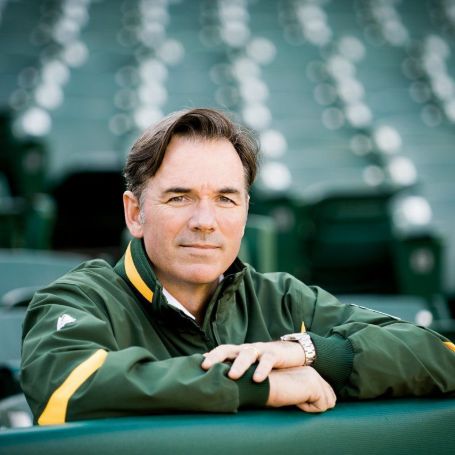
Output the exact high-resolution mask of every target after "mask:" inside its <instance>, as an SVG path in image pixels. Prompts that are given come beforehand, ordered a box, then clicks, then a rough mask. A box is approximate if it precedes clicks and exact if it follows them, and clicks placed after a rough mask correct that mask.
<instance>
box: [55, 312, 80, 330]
mask: <svg viewBox="0 0 455 455" xmlns="http://www.w3.org/2000/svg"><path fill="white" fill-rule="evenodd" d="M73 322H76V319H74V318H73V317H72V316H70V315H69V314H62V315H61V316H59V317H58V319H57V332H58V331H59V330H62V329H63V327H65V325H68V324H71V323H73Z"/></svg>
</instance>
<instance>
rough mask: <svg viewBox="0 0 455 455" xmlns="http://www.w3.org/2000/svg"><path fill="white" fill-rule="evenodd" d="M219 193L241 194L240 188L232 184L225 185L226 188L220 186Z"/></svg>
mask: <svg viewBox="0 0 455 455" xmlns="http://www.w3.org/2000/svg"><path fill="white" fill-rule="evenodd" d="M218 193H222V194H240V190H238V189H237V188H234V187H231V186H227V187H224V188H220V189H219V190H218Z"/></svg>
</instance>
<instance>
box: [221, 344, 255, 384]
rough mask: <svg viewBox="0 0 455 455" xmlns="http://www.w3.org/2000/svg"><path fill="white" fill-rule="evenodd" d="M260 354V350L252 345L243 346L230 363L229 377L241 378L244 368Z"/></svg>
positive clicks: (252, 362)
mask: <svg viewBox="0 0 455 455" xmlns="http://www.w3.org/2000/svg"><path fill="white" fill-rule="evenodd" d="M259 356H260V352H259V351H258V350H257V349H256V348H255V347H253V346H247V347H245V346H244V347H243V348H242V349H241V350H240V351H239V352H238V355H237V357H236V359H235V360H234V362H233V363H232V366H231V369H230V370H229V373H228V376H229V377H230V378H231V379H239V378H241V377H242V376H243V375H244V374H245V372H246V370H248V368H249V367H250V366H251V365H253V364H254V363H256V362H257V360H258V358H259Z"/></svg>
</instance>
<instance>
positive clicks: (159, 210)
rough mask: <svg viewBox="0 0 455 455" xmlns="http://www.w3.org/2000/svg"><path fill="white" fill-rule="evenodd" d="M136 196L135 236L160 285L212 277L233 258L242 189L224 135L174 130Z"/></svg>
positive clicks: (242, 217) (243, 211)
mask: <svg viewBox="0 0 455 455" xmlns="http://www.w3.org/2000/svg"><path fill="white" fill-rule="evenodd" d="M141 201H142V204H141V211H142V213H141V219H140V222H141V229H140V232H139V235H138V237H143V238H144V244H145V249H146V251H147V254H148V256H149V258H150V260H151V261H152V263H153V264H154V268H155V272H156V274H157V277H158V278H159V280H160V281H161V282H162V284H163V285H164V286H165V287H168V288H172V287H175V286H182V285H187V284H192V285H199V284H208V283H213V282H214V281H215V280H217V279H218V277H219V276H220V275H221V274H222V273H223V272H225V271H226V269H227V268H228V267H229V266H230V265H231V263H232V262H233V261H234V259H235V257H236V256H237V254H238V251H239V248H240V242H241V239H242V237H243V233H244V227H245V223H246V219H247V212H248V194H247V190H246V183H245V174H244V169H243V165H242V162H241V160H240V158H239V156H238V154H237V152H236V151H235V149H234V147H233V145H232V144H231V143H230V142H229V141H228V140H226V139H215V140H205V139H199V138H196V139H194V138H185V137H180V136H174V137H173V138H172V140H171V142H170V143H169V145H168V147H167V150H166V154H165V156H164V160H163V163H162V165H161V166H160V168H159V170H158V172H157V173H156V174H155V175H154V176H153V177H152V178H150V179H149V181H148V182H147V185H146V187H145V189H144V193H143V196H142V198H141Z"/></svg>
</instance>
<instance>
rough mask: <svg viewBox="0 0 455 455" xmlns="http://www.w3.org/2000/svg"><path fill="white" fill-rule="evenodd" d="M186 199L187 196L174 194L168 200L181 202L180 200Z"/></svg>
mask: <svg viewBox="0 0 455 455" xmlns="http://www.w3.org/2000/svg"><path fill="white" fill-rule="evenodd" d="M184 201H185V196H173V197H171V198H169V200H168V202H174V203H179V202H184Z"/></svg>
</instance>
